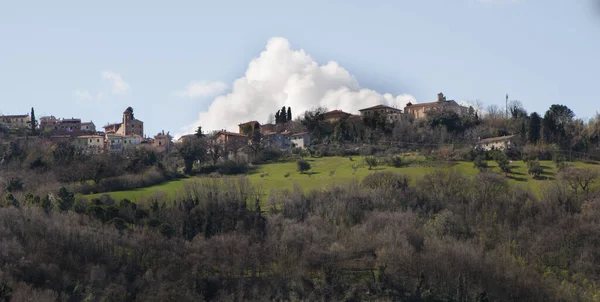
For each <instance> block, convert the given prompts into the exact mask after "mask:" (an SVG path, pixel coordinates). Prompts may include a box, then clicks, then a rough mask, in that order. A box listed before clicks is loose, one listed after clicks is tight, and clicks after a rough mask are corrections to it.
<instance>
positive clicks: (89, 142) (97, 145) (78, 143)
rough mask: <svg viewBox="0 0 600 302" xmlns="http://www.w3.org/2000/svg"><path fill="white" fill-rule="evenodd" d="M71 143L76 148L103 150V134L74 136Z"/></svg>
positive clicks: (93, 150) (94, 150)
mask: <svg viewBox="0 0 600 302" xmlns="http://www.w3.org/2000/svg"><path fill="white" fill-rule="evenodd" d="M73 145H74V146H75V147H76V148H80V149H86V150H89V151H92V152H101V151H103V150H104V136H101V135H80V136H77V137H76V138H75V140H74V141H73Z"/></svg>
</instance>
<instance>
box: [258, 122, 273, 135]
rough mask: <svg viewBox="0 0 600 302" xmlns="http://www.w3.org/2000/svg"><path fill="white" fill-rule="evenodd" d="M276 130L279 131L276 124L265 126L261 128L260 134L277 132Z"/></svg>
mask: <svg viewBox="0 0 600 302" xmlns="http://www.w3.org/2000/svg"><path fill="white" fill-rule="evenodd" d="M276 130H277V125H276V124H264V125H261V126H260V133H261V134H263V135H264V134H265V133H271V132H275V131H276Z"/></svg>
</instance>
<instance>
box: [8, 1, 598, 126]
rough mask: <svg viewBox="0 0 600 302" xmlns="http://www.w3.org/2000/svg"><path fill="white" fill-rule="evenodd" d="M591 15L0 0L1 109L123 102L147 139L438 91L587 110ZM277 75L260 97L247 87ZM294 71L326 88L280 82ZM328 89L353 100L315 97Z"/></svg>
mask: <svg viewBox="0 0 600 302" xmlns="http://www.w3.org/2000/svg"><path fill="white" fill-rule="evenodd" d="M597 8H598V4H597V3H596V1H593V0H577V1H563V0H544V1H542V0H535V1H534V0H452V1H450V0H419V1H341V0H329V1H311V0H305V1H259V0H255V1H169V2H167V1H110V0H108V1H96V2H94V3H91V2H89V1H26V0H24V1H2V2H0V112H1V113H3V114H22V113H26V112H29V110H30V108H31V107H32V106H33V107H35V109H36V114H37V116H38V117H39V116H41V115H46V114H47V115H49V114H52V115H55V116H57V117H80V118H82V119H83V120H93V121H94V122H95V124H96V125H97V126H102V125H104V124H106V123H108V122H116V121H119V120H120V118H121V114H122V112H123V110H124V109H125V108H126V107H128V106H132V107H133V108H134V110H135V114H136V117H137V118H139V119H141V120H143V121H144V122H145V130H146V131H145V132H146V133H147V134H154V133H156V132H158V131H160V130H163V129H164V130H165V131H170V132H171V133H179V134H181V133H184V132H187V131H189V130H190V129H192V128H193V127H194V126H196V125H208V126H206V127H208V128H218V127H223V128H231V125H234V123H239V122H243V121H244V120H239V119H245V118H248V119H251V118H259V119H260V120H266V119H267V116H265V112H270V111H269V110H270V108H269V106H273V107H274V108H273V110H272V111H276V110H277V109H278V106H280V105H281V104H287V105H288V106H292V108H300V109H302V108H303V107H302V106H303V104H306V106H309V105H310V106H313V105H315V104H316V105H319V104H321V105H322V104H325V105H330V104H336V106H337V105H339V106H340V107H345V106H346V104H347V106H348V107H349V108H350V109H352V110H353V109H354V108H355V107H356V106H360V105H362V104H367V103H372V102H384V101H383V100H384V99H385V100H388V101H389V100H393V101H394V102H396V101H397V102H400V103H401V102H402V101H404V100H406V98H405V97H407V96H406V95H410V96H411V97H413V98H414V99H416V100H417V101H418V102H428V101H433V100H435V96H436V94H437V93H438V92H444V94H445V95H446V96H447V97H448V98H449V99H455V100H457V101H467V100H468V101H474V100H480V101H481V102H483V103H484V104H485V105H490V104H498V105H502V104H503V103H504V96H505V94H506V93H509V95H510V98H511V99H518V100H520V101H521V102H522V103H523V104H524V105H525V107H526V108H527V109H528V110H529V111H538V112H543V111H545V110H546V109H547V108H548V107H549V106H550V105H551V104H554V103H561V104H565V105H567V106H569V107H570V108H571V109H573V110H574V111H575V113H576V114H577V116H579V117H582V118H590V117H593V116H594V114H595V112H596V111H597V110H598V104H599V103H598V101H597V96H598V93H597V87H596V86H597V84H598V81H599V78H600V77H599V76H598V71H599V70H600V60H599V59H598V53H600V12H599V11H598V10H597ZM274 37H280V38H281V39H280V40H277V41H279V42H278V43H275V42H274V43H272V44H273V45H274V46H273V49H272V50H267V51H266V50H265V49H266V47H267V43H268V42H269V41H272V38H274ZM286 42H287V43H289V45H286ZM286 47H287V48H286ZM300 50H304V52H300ZM261 52H266V53H265V54H264V57H265V59H264V60H258V61H260V62H257V64H255V65H253V66H254V67H253V68H250V67H249V63H250V62H251V61H253V60H256V58H258V57H259V56H261ZM301 55H306V57H302V58H300V59H298V60H301V61H302V62H301V63H299V62H297V60H296V59H297V57H298V56H301ZM295 60H296V61H295ZM313 61H314V62H316V63H317V64H318V65H320V66H321V65H326V64H327V63H328V62H329V61H335V62H337V63H338V64H339V68H337V69H336V68H334V67H335V66H334V67H331V69H334V70H335V72H334V73H335V74H337V75H339V74H340V73H342V74H343V73H344V72H347V73H348V75H342V77H343V79H338V78H336V77H337V76H334V75H327V76H323V75H322V72H321V73H313V72H312V71H310V72H306V71H304V70H305V69H306V66H311V64H312V62H313ZM261 62H262V63H261ZM294 64H300V65H298V66H300V67H298V68H296V67H294V66H296V65H294ZM279 68H289V70H287V69H286V70H284V71H281V70H279ZM324 69H327V68H324ZM325 73H326V72H325ZM245 75H246V76H245ZM281 77H283V78H285V79H287V80H285V81H283V82H281V83H277V84H273V87H271V88H269V89H267V90H265V89H264V87H263V86H265V85H267V86H268V85H270V84H269V83H262V84H260V85H262V86H261V87H263V88H260V89H258V88H256V87H255V86H253V85H256V79H257V78H260V79H264V81H266V82H269V81H273V79H278V78H281ZM298 77H300V78H302V77H304V78H306V77H309V78H310V79H311V81H313V82H311V84H310V85H308V86H311V87H312V86H315V85H316V86H318V87H321V88H319V89H321V90H319V91H318V92H314V91H312V90H310V89H309V88H306V87H307V85H305V86H303V88H298V87H297V86H294V85H297V83H296V82H294V83H295V84H294V83H292V84H290V80H289V79H297V78H298ZM236 79H237V81H239V82H240V84H239V85H238V86H236V85H234V81H236ZM240 79H241V80H240ZM335 79H338V80H339V81H338V80H335ZM353 79H354V80H355V82H354V80H353ZM319 81H325V82H326V83H320V82H319ZM242 82H244V83H245V84H244V83H242ZM190 84H193V85H190ZM278 85H279V86H278ZM335 85H339V86H344V87H346V86H348V87H350V88H348V90H349V92H352V93H353V94H350V95H349V94H344V92H343V91H342V92H340V93H339V94H337V93H333V94H327V95H324V94H326V93H325V92H324V91H331V90H332V89H333V90H336V89H337V90H336V91H338V90H339V89H338V88H336V87H335ZM275 86H276V87H275ZM189 88H191V89H189ZM186 89H187V90H186ZM340 89H341V88H340ZM362 89H368V90H369V91H367V90H364V91H363V90H362ZM299 90H300V92H298V91H299ZM371 90H372V91H371ZM340 91H341V90H340ZM363 92H364V93H363ZM375 92H376V93H375ZM228 93H230V94H231V95H230V96H227V94H228ZM377 93H379V94H377ZM384 93H389V94H391V96H392V98H389V97H384V96H383V94H384ZM221 94H225V95H224V96H222V97H220V98H221V100H220V101H219V98H218V97H217V96H218V95H221ZM336 95H343V97H340V98H339V100H337V102H336V100H333V98H335V97H336ZM364 95H369V97H370V98H369V99H368V100H367V99H364V98H363V96H364ZM309 96H314V97H315V98H318V99H320V100H321V99H324V101H322V102H321V101H318V102H316V103H315V102H314V101H313V100H309V99H308V98H309ZM398 96H401V97H398ZM216 97H217V100H215V98H216ZM271 98H272V99H271ZM263 99H268V100H267V101H264V102H263V103H260V104H254V103H251V104H242V103H244V102H259V100H260V101H262V100H263ZM325 99H326V100H325ZM236 102H238V103H239V106H238V103H236ZM319 102H321V103H319ZM345 102H348V103H345ZM350 102H354V103H352V104H350ZM386 102H387V101H386ZM211 103H214V104H213V107H214V108H209V105H210V104H211ZM255 105H256V106H255ZM219 106H222V107H223V106H224V107H226V108H225V109H223V108H221V109H219V108H217V107H219ZM330 109H336V108H330ZM340 109H346V108H340ZM350 109H347V110H350ZM219 110H220V111H219ZM224 110H233V111H235V110H237V111H235V112H232V114H231V116H227V117H225V116H223V111H224ZM265 110H266V111H265ZM352 110H350V111H352ZM295 113H300V112H295ZM219 114H221V115H219ZM231 130H233V129H231Z"/></svg>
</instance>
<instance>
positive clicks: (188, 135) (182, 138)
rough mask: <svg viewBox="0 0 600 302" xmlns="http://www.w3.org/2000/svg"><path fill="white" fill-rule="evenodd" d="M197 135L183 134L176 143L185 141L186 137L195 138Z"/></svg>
mask: <svg viewBox="0 0 600 302" xmlns="http://www.w3.org/2000/svg"><path fill="white" fill-rule="evenodd" d="M194 137H196V134H186V135H182V136H181V137H180V138H178V139H177V141H176V143H177V144H181V143H183V142H184V141H185V140H186V139H189V138H194Z"/></svg>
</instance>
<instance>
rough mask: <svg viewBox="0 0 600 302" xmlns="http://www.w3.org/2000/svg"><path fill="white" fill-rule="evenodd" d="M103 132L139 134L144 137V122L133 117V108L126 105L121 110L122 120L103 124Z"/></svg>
mask: <svg viewBox="0 0 600 302" xmlns="http://www.w3.org/2000/svg"><path fill="white" fill-rule="evenodd" d="M104 132H105V133H107V134H108V133H110V134H120V135H123V136H127V135H134V134H135V135H139V136H141V137H144V122H142V121H140V120H138V119H135V118H134V116H133V108H131V107H127V109H126V110H125V112H123V121H122V122H121V123H114V124H108V125H106V126H104Z"/></svg>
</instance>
